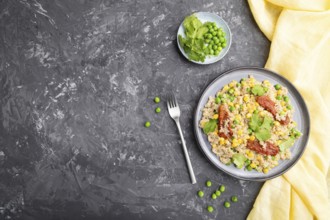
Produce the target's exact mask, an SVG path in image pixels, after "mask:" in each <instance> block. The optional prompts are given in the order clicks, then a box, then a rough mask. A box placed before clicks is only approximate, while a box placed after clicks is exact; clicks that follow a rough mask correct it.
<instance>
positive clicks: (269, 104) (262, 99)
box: [256, 95, 276, 118]
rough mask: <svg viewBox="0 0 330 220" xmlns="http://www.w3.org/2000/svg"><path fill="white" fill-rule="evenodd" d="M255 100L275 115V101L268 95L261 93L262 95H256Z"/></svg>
mask: <svg viewBox="0 0 330 220" xmlns="http://www.w3.org/2000/svg"><path fill="white" fill-rule="evenodd" d="M256 100H257V102H258V103H259V105H260V106H261V107H263V108H264V109H266V110H267V111H269V112H270V113H272V115H273V116H274V118H275V116H276V109H275V102H273V101H272V100H271V99H270V98H269V97H268V96H266V95H263V96H258V97H257V99H256Z"/></svg>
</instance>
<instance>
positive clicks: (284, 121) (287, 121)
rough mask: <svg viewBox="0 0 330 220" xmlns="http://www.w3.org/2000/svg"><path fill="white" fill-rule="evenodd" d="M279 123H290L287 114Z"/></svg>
mask: <svg viewBox="0 0 330 220" xmlns="http://www.w3.org/2000/svg"><path fill="white" fill-rule="evenodd" d="M280 123H281V125H288V124H289V123H290V118H289V116H288V115H287V116H286V117H285V119H284V120H282V121H280Z"/></svg>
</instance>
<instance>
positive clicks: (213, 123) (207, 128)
mask: <svg viewBox="0 0 330 220" xmlns="http://www.w3.org/2000/svg"><path fill="white" fill-rule="evenodd" d="M216 127H217V120H216V119H210V121H208V122H206V123H205V125H204V127H203V132H204V133H205V134H208V133H210V132H214V131H215V129H216Z"/></svg>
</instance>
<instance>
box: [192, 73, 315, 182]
mask: <svg viewBox="0 0 330 220" xmlns="http://www.w3.org/2000/svg"><path fill="white" fill-rule="evenodd" d="M248 75H253V76H254V78H255V79H256V80H258V81H263V80H269V81H270V83H272V84H273V85H274V84H277V83H278V84H280V85H283V86H284V87H286V88H287V89H288V96H289V98H290V100H291V104H292V106H293V108H294V110H295V112H294V115H293V119H294V121H296V122H297V129H298V130H299V131H301V132H302V133H303V136H301V137H300V138H299V139H298V140H297V141H296V142H295V144H294V145H293V146H292V147H291V152H292V158H291V159H290V160H283V161H282V160H281V161H280V162H279V165H278V166H277V167H275V168H273V169H272V170H270V171H269V172H268V173H267V174H264V173H259V172H257V171H246V170H244V169H238V168H236V167H235V166H234V165H230V166H227V165H225V164H223V163H221V162H220V160H219V159H218V157H217V156H216V155H215V154H214V153H213V152H212V151H211V145H210V143H209V142H208V140H207V136H206V135H205V134H204V133H203V131H202V130H201V129H200V128H199V126H198V125H199V121H200V119H201V118H202V109H203V108H204V105H205V104H206V102H207V101H208V98H209V97H210V96H215V94H216V93H217V91H219V90H220V89H221V88H222V87H223V86H224V85H226V84H228V83H229V82H231V81H232V80H236V81H239V80H240V79H242V78H246V77H248ZM194 130H195V136H196V138H197V141H198V143H199V145H200V147H201V149H202V151H203V153H204V154H205V156H206V157H207V158H208V159H209V160H210V161H211V163H212V164H214V165H215V166H216V167H217V168H219V169H220V170H222V171H224V172H226V173H227V174H229V175H231V176H233V177H236V178H238V179H243V180H251V181H265V180H268V179H272V178H274V177H277V176H279V175H282V174H283V173H285V172H286V171H288V170H289V169H290V168H291V167H292V166H293V165H294V164H295V163H296V162H297V161H298V160H299V158H300V157H301V155H302V154H303V152H304V150H305V147H306V144H307V140H308V136H309V130H310V119H309V113H308V109H307V106H306V104H305V102H304V100H303V98H302V96H301V95H300V94H299V92H298V91H297V89H296V88H295V87H294V86H293V85H292V84H291V83H290V82H289V81H288V80H287V79H285V78H284V77H282V76H280V75H279V74H277V73H274V72H272V71H270V70H267V69H263V68H257V67H242V68H237V69H233V70H230V71H228V72H225V73H223V74H221V75H220V76H219V77H218V78H216V79H215V80H214V81H213V82H212V83H211V84H210V85H209V86H208V87H207V88H206V89H205V91H204V92H203V94H202V96H201V98H200V100H199V102H198V105H197V108H196V112H195V116H194Z"/></svg>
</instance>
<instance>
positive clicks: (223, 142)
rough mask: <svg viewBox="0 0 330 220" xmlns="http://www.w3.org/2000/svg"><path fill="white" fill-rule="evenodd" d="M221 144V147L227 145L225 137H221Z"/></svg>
mask: <svg viewBox="0 0 330 220" xmlns="http://www.w3.org/2000/svg"><path fill="white" fill-rule="evenodd" d="M219 143H220V144H221V145H225V143H226V141H225V139H224V138H223V137H221V138H220V141H219Z"/></svg>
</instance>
